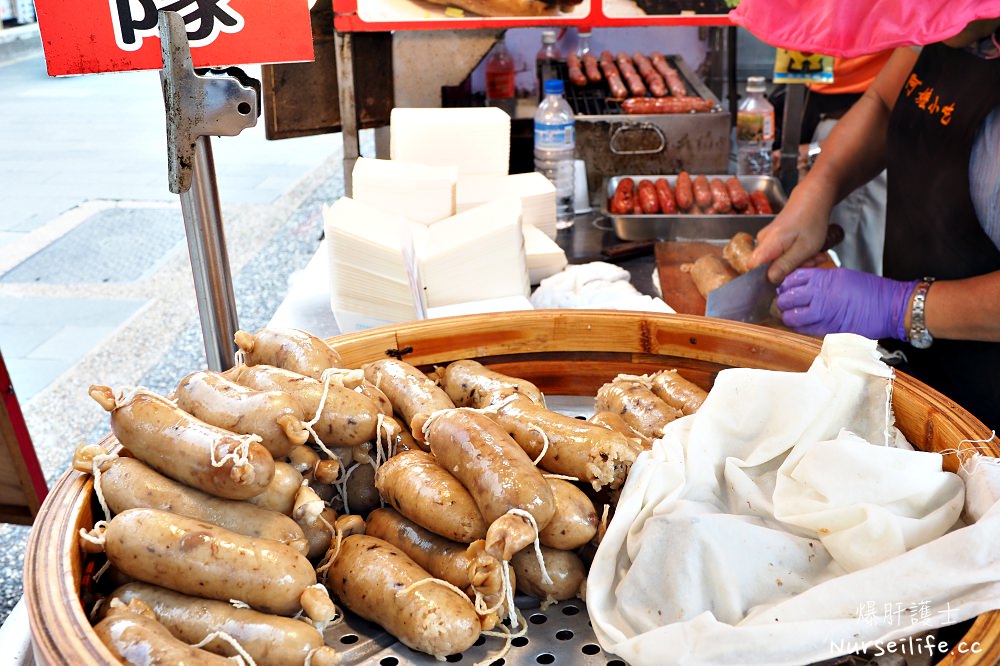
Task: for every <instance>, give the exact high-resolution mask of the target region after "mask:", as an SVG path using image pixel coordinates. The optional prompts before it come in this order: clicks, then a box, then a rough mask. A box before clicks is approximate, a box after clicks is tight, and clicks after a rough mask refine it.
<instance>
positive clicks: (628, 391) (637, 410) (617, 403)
mask: <svg viewBox="0 0 1000 666" xmlns="http://www.w3.org/2000/svg"><path fill="white" fill-rule="evenodd" d="M595 409H596V410H597V411H601V412H612V413H614V414H619V415H621V417H622V418H623V419H625V423H627V424H629V427H631V428H632V429H633V430H635V431H636V432H639V433H641V434H643V435H645V436H646V437H649V438H651V439H656V438H658V437H660V436H661V435H662V434H663V427H664V426H665V425H667V424H668V423H670V422H671V421H674V420H676V419H677V418H678V417H680V416H681V413H680V412H679V411H678V410H676V409H674V408H673V407H671V406H670V405H668V404H667V403H665V402H664V401H663V400H661V399H660V398H659V397H658V396H657V395H656V394H655V393H653V391H652V390H650V389H649V388H647V387H646V386H644V385H643V384H642V383H640V382H637V381H630V380H625V379H617V378H616V379H615V380H613V381H610V382H608V383H607V384H605V385H604V386H602V387H601V388H600V389H598V391H597V403H596V407H595Z"/></svg>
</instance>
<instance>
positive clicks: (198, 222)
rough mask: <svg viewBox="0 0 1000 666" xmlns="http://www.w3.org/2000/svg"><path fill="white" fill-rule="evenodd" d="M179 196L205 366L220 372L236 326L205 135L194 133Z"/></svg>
mask: <svg viewBox="0 0 1000 666" xmlns="http://www.w3.org/2000/svg"><path fill="white" fill-rule="evenodd" d="M180 198H181V212H182V213H183V215H184V229H185V231H186V232H187V242H188V252H189V253H190V255H191V273H192V275H193V276H194V291H195V296H196V297H197V300H198V314H199V316H200V317H201V330H202V332H203V334H204V337H205V354H206V355H207V357H208V367H209V369H210V370H217V371H220V372H221V371H222V370H227V369H229V368H231V367H232V365H233V354H234V352H235V350H236V346H235V343H234V342H233V336H234V335H235V333H236V330H237V327H238V324H237V319H236V297H235V296H234V295H233V281H232V279H231V278H230V275H231V273H230V270H229V253H228V252H227V251H226V236H225V233H224V232H223V227H222V207H221V206H220V205H219V189H218V185H217V183H216V178H215V161H214V159H213V157H212V144H211V140H210V139H209V137H207V136H199V137H198V140H197V142H196V144H195V151H194V162H193V163H192V169H191V188H190V189H189V190H187V191H185V192H181V194H180Z"/></svg>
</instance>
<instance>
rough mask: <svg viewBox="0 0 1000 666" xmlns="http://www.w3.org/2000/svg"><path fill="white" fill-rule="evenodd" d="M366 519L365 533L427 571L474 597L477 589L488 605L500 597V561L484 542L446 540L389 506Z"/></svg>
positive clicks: (489, 606)
mask: <svg viewBox="0 0 1000 666" xmlns="http://www.w3.org/2000/svg"><path fill="white" fill-rule="evenodd" d="M365 522H366V530H365V534H368V535H369V536H373V537H376V538H378V539H382V540H383V541H387V542H388V543H391V544H392V545H393V546H396V547H397V548H399V549H400V550H402V551H403V552H404V553H406V554H407V555H408V556H409V557H410V558H412V559H413V561H414V562H416V563H417V564H419V565H420V566H421V567H423V568H424V569H425V570H426V571H427V572H428V573H429V574H431V575H432V576H434V577H435V578H440V579H442V580H446V581H448V582H449V583H451V584H452V585H454V586H456V587H458V588H459V589H462V590H465V591H466V592H467V593H469V594H470V596H471V597H472V598H473V599H475V594H476V593H477V592H478V593H479V594H480V595H482V597H483V601H484V602H485V604H486V607H487V608H492V607H494V606H496V605H497V603H499V602H500V601H501V600H502V598H503V592H504V590H503V580H502V577H501V574H500V568H501V567H500V561H499V560H497V559H496V558H495V557H493V556H492V555H489V554H487V553H486V548H485V546H486V542H485V541H481V540H480V541H474V542H473V543H472V544H468V545H467V544H464V543H458V542H456V541H451V540H450V539H445V538H444V537H442V536H439V535H437V534H434V533H433V532H431V531H430V530H426V529H424V528H423V527H421V526H420V525H417V524H416V523H414V522H413V521H411V520H407V519H406V518H405V517H403V516H401V515H400V514H399V513H397V512H395V511H393V510H392V509H376V510H375V511H372V512H371V514H369V516H368V519H367V521H365ZM493 615H494V617H493V618H491V619H490V620H489V621H490V622H493V623H495V621H496V620H497V619H498V618H496V617H495V614H493ZM484 628H486V627H484Z"/></svg>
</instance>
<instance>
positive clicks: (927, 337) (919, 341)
mask: <svg viewBox="0 0 1000 666" xmlns="http://www.w3.org/2000/svg"><path fill="white" fill-rule="evenodd" d="M932 342H934V338H932V337H931V334H930V333H929V332H928V331H927V329H926V328H925V329H924V330H922V331H920V332H919V333H917V334H915V335H913V336H912V337H911V338H910V344H911V345H913V346H914V347H916V348H917V349H927V348H928V347H930V346H931V343H932Z"/></svg>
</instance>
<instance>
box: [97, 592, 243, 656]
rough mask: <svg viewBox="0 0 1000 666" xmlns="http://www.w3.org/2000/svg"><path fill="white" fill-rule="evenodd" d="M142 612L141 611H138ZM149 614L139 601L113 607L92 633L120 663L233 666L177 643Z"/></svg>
mask: <svg viewBox="0 0 1000 666" xmlns="http://www.w3.org/2000/svg"><path fill="white" fill-rule="evenodd" d="M140 609H141V612H140ZM150 615H152V611H150V610H149V609H148V608H146V607H145V606H144V605H142V603H141V602H138V603H136V604H134V605H131V606H130V607H128V608H123V607H117V606H116V607H115V608H112V609H111V610H110V611H108V614H107V617H105V618H104V619H103V620H101V621H100V622H98V623H97V625H95V626H94V633H96V634H97V637H98V638H100V639H101V642H102V643H104V645H105V646H106V647H107V648H108V650H109V651H110V652H111V654H112V655H114V656H115V658H116V659H118V661H119V662H121V663H122V664H130V665H134V666H150V665H151V664H164V665H166V664H198V665H199V666H233V662H232V661H230V660H229V659H226V658H225V657H220V656H218V655H214V654H212V653H211V652H206V651H205V650H199V649H198V648H194V647H191V646H190V645H188V644H187V643H184V642H182V641H179V640H177V639H176V638H174V637H173V636H171V635H170V632H169V631H168V630H167V628H166V627H164V626H163V625H162V624H160V623H159V622H157V621H156V620H155V619H154V618H152V617H150Z"/></svg>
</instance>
